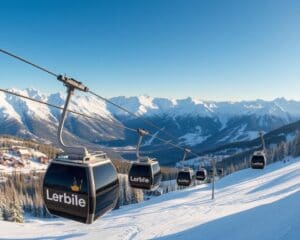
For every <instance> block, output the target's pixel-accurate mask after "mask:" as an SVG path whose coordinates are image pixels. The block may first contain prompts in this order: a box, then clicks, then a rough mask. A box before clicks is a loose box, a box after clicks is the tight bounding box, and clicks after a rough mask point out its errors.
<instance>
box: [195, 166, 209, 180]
mask: <svg viewBox="0 0 300 240" xmlns="http://www.w3.org/2000/svg"><path fill="white" fill-rule="evenodd" d="M206 178H207V171H206V169H205V168H200V169H199V170H198V171H197V172H196V179H197V180H198V181H205V180H206Z"/></svg>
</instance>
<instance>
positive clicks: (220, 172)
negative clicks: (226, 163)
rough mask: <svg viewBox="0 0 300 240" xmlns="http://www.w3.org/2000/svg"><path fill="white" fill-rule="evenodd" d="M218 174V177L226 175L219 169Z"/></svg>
mask: <svg viewBox="0 0 300 240" xmlns="http://www.w3.org/2000/svg"><path fill="white" fill-rule="evenodd" d="M217 174H218V176H223V174H224V170H223V168H218V170H217Z"/></svg>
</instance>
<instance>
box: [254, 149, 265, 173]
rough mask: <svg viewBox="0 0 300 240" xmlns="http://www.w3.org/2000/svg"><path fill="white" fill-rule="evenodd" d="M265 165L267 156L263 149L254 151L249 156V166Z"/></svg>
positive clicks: (257, 167)
mask: <svg viewBox="0 0 300 240" xmlns="http://www.w3.org/2000/svg"><path fill="white" fill-rule="evenodd" d="M266 165H267V158H266V155H265V153H264V152H263V151H256V152H254V154H253V155H252V157H251V168H253V169H264V168H265V166H266Z"/></svg>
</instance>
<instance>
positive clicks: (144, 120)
mask: <svg viewBox="0 0 300 240" xmlns="http://www.w3.org/2000/svg"><path fill="white" fill-rule="evenodd" d="M0 52H2V53H4V54H6V55H8V56H10V57H13V58H15V59H17V60H20V61H22V62H24V63H26V64H29V65H31V66H33V67H35V68H37V69H39V70H42V71H44V72H46V73H48V74H50V75H52V76H54V77H56V78H57V79H58V80H59V81H62V82H63V83H64V84H65V85H66V84H69V83H77V85H76V88H78V90H80V91H84V92H87V93H90V94H91V95H94V96H95V97H97V98H99V99H101V100H103V101H105V102H107V103H109V104H112V105H113V106H115V107H117V108H119V109H121V110H123V111H125V112H127V113H128V114H130V115H132V116H135V117H136V118H139V119H141V120H142V121H143V122H145V123H146V124H147V125H150V126H152V127H154V128H156V129H157V130H159V131H162V132H164V133H165V134H167V135H169V136H171V137H172V138H176V137H175V136H173V135H172V134H170V133H168V132H167V131H165V130H162V129H161V128H160V127H159V126H157V125H156V124H154V123H152V122H151V121H149V120H147V119H144V118H143V117H142V116H139V115H138V114H136V113H133V112H131V111H129V110H128V109H126V108H124V107H122V106H120V105H118V104H116V103H114V102H112V101H110V100H109V99H107V98H105V97H102V96H100V95H99V94H97V93H95V92H93V91H91V90H89V89H88V88H87V87H85V89H83V88H82V86H80V85H81V82H78V81H77V80H75V79H73V78H67V77H65V76H62V75H59V74H56V73H54V72H52V71H50V70H48V69H46V68H44V67H41V66H39V65H37V64H34V63H32V62H30V61H28V60H26V59H24V58H22V57H19V56H17V55H15V54H13V53H10V52H8V51H6V50H3V49H1V48H0ZM153 135H154V134H151V133H149V136H151V137H155V138H156V139H158V140H160V141H161V142H163V143H165V144H169V145H171V146H173V147H175V148H178V149H180V150H183V151H184V148H183V147H180V146H179V145H176V144H173V143H171V142H170V141H172V140H169V141H167V140H165V139H163V138H159V137H156V136H153ZM176 139H177V138H176ZM177 140H178V139H177ZM191 154H192V155H194V156H196V157H200V155H198V154H196V153H193V152H191Z"/></svg>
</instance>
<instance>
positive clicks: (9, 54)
mask: <svg viewBox="0 0 300 240" xmlns="http://www.w3.org/2000/svg"><path fill="white" fill-rule="evenodd" d="M0 52H2V53H4V54H6V55H8V56H10V57H13V58H16V59H18V60H20V61H22V62H24V63H27V64H29V65H31V66H33V67H35V68H37V69H40V70H42V71H44V72H46V73H48V74H50V75H52V76H54V77H56V78H57V77H58V74H56V73H54V72H52V71H50V70H48V69H46V68H44V67H41V66H38V65H36V64H34V63H32V62H30V61H28V60H26V59H24V58H22V57H19V56H17V55H15V54H13V53H10V52H8V51H5V50H3V49H1V48H0Z"/></svg>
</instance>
